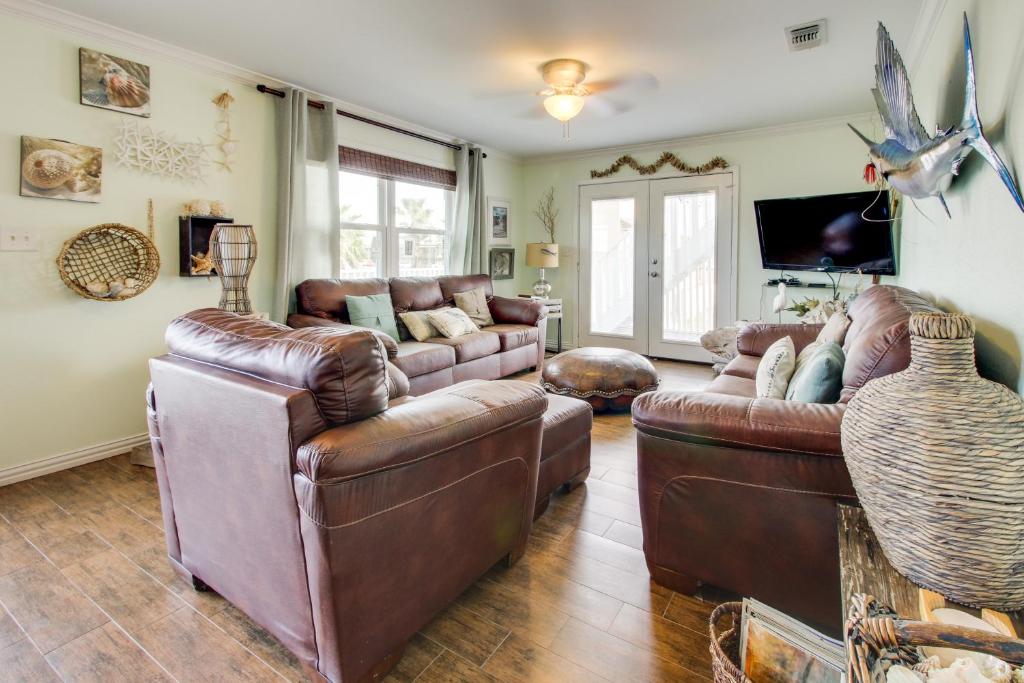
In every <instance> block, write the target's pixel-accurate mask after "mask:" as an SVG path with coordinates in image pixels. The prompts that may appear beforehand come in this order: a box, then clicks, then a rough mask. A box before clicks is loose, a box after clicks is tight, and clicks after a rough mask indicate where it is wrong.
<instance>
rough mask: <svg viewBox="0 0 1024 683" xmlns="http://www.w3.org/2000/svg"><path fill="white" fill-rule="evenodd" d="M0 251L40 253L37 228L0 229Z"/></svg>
mask: <svg viewBox="0 0 1024 683" xmlns="http://www.w3.org/2000/svg"><path fill="white" fill-rule="evenodd" d="M0 251H39V231H38V230H36V229H35V228H0Z"/></svg>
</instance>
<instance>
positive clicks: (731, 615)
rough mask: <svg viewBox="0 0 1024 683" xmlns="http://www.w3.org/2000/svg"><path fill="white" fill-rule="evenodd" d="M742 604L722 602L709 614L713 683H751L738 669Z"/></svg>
mask: <svg viewBox="0 0 1024 683" xmlns="http://www.w3.org/2000/svg"><path fill="white" fill-rule="evenodd" d="M742 614H743V603H742V602H724V603H722V604H721V605H719V606H718V607H716V608H715V611H714V612H712V613H711V619H710V622H711V623H710V635H711V671H712V674H713V676H714V680H715V683H751V681H750V679H749V678H747V676H746V675H744V673H743V672H742V671H740V668H739V661H740V620H741V616H742Z"/></svg>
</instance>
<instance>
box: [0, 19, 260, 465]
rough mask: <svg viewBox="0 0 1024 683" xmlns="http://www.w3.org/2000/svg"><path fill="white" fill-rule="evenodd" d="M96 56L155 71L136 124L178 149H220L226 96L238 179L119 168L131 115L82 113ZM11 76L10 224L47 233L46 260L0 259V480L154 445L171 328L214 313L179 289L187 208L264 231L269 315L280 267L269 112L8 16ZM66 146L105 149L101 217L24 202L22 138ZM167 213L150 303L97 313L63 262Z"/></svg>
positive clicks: (99, 306) (157, 63)
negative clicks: (150, 434) (77, 240)
mask: <svg viewBox="0 0 1024 683" xmlns="http://www.w3.org/2000/svg"><path fill="white" fill-rule="evenodd" d="M79 47H90V48H93V49H97V50H101V51H106V52H110V53H111V54H114V55H117V56H123V57H126V58H129V59H133V60H137V61H140V62H142V63H145V64H148V65H149V66H150V67H151V77H152V110H153V115H152V118H150V119H148V120H147V119H135V117H130V118H132V119H135V120H138V121H140V122H141V123H143V124H145V125H150V126H152V127H153V128H154V129H155V130H158V131H164V132H166V133H167V134H169V135H174V136H176V137H177V138H178V139H179V140H183V141H184V140H189V141H191V140H195V139H197V138H199V139H202V140H203V141H206V142H213V141H214V139H215V138H214V130H213V127H214V124H215V123H216V121H217V110H216V108H215V107H214V105H213V104H212V103H211V102H210V100H211V98H213V97H214V96H215V95H217V94H218V93H220V92H222V91H224V90H225V89H229V88H230V90H231V92H232V94H233V95H234V96H235V98H236V101H235V103H234V106H233V107H232V112H233V117H232V124H233V128H234V133H235V135H236V137H238V139H239V140H240V142H239V150H238V154H237V164H236V168H235V171H234V172H233V173H226V172H224V171H215V170H211V172H210V173H209V175H208V179H207V180H206V182H205V183H204V184H199V185H189V184H185V183H181V182H177V181H172V180H164V179H161V178H157V177H153V176H147V175H144V174H141V173H139V172H136V171H130V170H127V169H123V168H119V167H118V166H117V164H116V163H115V161H114V157H113V155H112V150H113V140H114V134H115V131H116V129H117V125H118V123H119V122H120V121H121V120H123V119H125V117H126V115H125V114H119V113H116V112H112V111H107V110H103V109H97V108H95V107H86V106H82V105H81V104H79V85H78V48H79ZM0 63H3V64H5V65H7V66H8V68H7V69H6V72H7V76H6V83H5V88H4V92H5V93H6V95H5V97H4V98H3V106H2V107H0V221H2V223H3V224H4V225H6V226H13V227H31V228H35V229H37V230H38V231H39V234H40V236H41V248H40V250H39V251H38V252H34V253H33V252H30V253H12V252H0V282H2V286H0V320H2V324H0V330H2V332H0V378H2V379H0V382H2V392H3V393H2V397H0V434H2V435H3V438H2V439H0V470H3V469H5V468H9V467H13V466H16V465H21V464H24V463H29V462H33V461H38V460H41V459H44V458H47V457H50V456H55V455H59V454H64V453H67V452H70V451H77V450H80V449H84V448H89V447H92V446H96V445H100V444H104V443H107V442H110V441H114V440H118V439H123V438H127V437H132V436H137V435H140V434H142V433H144V432H145V401H144V392H145V388H146V383H147V376H148V370H147V367H146V360H147V359H148V358H150V357H152V356H156V355H159V354H161V353H163V352H164V343H163V332H164V328H165V327H166V325H167V322H168V321H169V320H171V319H172V318H173V317H174V316H176V315H178V314H180V313H183V312H185V311H188V310H190V309H194V308H200V307H204V306H216V305H217V301H218V298H219V294H220V284H219V282H218V281H217V280H216V279H211V280H207V279H206V278H201V279H187V278H181V277H178V218H177V217H178V214H179V211H180V208H181V204H182V202H184V201H187V200H190V199H193V198H196V197H203V198H213V199H221V200H223V201H224V202H226V204H227V206H228V209H229V211H230V213H231V216H232V217H234V219H235V221H236V222H239V223H252V224H253V225H254V226H255V228H256V236H257V240H258V242H259V247H260V255H259V259H258V261H257V263H256V268H255V272H254V274H253V278H252V287H251V295H252V299H253V303H254V305H255V306H256V308H257V309H260V310H267V308H268V306H269V305H270V301H271V286H272V280H273V276H274V260H275V239H274V225H275V187H276V173H274V172H267V170H268V169H275V168H276V163H277V162H276V153H275V145H274V142H273V140H274V137H273V110H274V105H273V102H272V101H271V98H269V97H267V96H266V95H261V94H260V93H258V92H256V91H255V90H254V89H249V88H245V87H243V86H240V85H239V84H237V83H229V82H226V81H224V80H222V79H220V78H216V77H213V76H210V75H208V74H206V73H202V72H197V71H194V70H190V69H187V68H183V67H182V66H181V65H179V64H176V63H172V62H169V61H167V60H161V59H156V58H153V57H152V55H147V54H141V53H137V52H134V51H132V50H128V49H123V48H120V47H118V46H116V45H108V44H104V43H103V42H102V41H99V40H93V39H89V38H83V37H81V36H77V35H75V34H71V33H65V32H62V31H59V30H56V29H53V28H50V27H48V26H44V25H41V24H38V23H35V22H32V21H28V20H23V19H19V18H14V17H12V16H9V15H6V14H5V15H3V17H2V19H0ZM21 135H33V136H38V137H47V138H59V139H63V140H70V141H72V142H78V143H83V144H88V145H93V146H98V147H102V148H103V150H104V159H103V162H104V163H103V166H104V168H103V189H102V200H101V202H100V203H98V204H83V203H77V202H70V201H59V200H53V199H39V198H27V197H20V196H18V186H19V180H18V175H19V163H18V159H19V155H20V136H21ZM147 198H152V199H153V202H154V205H155V213H156V243H157V247H158V248H159V251H160V256H161V268H160V276H159V279H158V280H157V281H156V282H155V283H154V284H153V286H152V287H151V288H150V289H149V290H148V291H146V292H144V293H143V294H141V295H140V296H138V297H136V298H134V299H130V300H126V301H121V302H116V303H107V302H98V301H88V300H86V299H83V298H81V297H79V296H77V295H76V294H74V293H72V292H71V291H70V290H69V289H67V288H66V287H65V286H64V285H63V284H62V283H61V281H60V278H59V277H58V275H57V270H56V266H55V265H54V259H55V258H56V256H57V253H58V251H59V250H60V247H61V244H62V243H63V242H64V241H65V240H66V239H68V238H70V237H72V236H73V235H74V234H75V233H77V232H78V231H79V230H81V229H83V228H86V227H89V226H92V225H96V224H98V223H108V222H117V223H124V224H127V225H130V226H134V227H136V228H138V229H140V230H142V231H143V232H145V230H146V199H147Z"/></svg>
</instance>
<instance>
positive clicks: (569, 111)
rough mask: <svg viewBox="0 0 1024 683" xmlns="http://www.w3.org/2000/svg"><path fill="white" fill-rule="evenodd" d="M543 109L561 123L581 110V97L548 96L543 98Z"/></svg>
mask: <svg viewBox="0 0 1024 683" xmlns="http://www.w3.org/2000/svg"><path fill="white" fill-rule="evenodd" d="M544 109H545V111H547V113H549V114H551V116H553V117H554V118H556V119H558V120H559V121H561V122H562V123H565V122H566V121H568V120H569V119H571V118H573V117H574V116H576V115H577V114H579V113H580V111H582V109H583V97H581V96H580V95H568V94H559V95H550V96H548V97H545V98H544Z"/></svg>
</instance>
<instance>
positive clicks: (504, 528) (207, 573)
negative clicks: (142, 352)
mask: <svg viewBox="0 0 1024 683" xmlns="http://www.w3.org/2000/svg"><path fill="white" fill-rule="evenodd" d="M166 341H167V345H168V347H169V351H170V352H169V354H168V355H165V356H162V357H160V358H155V359H153V360H152V361H151V362H150V374H151V378H152V388H151V391H150V394H149V397H148V399H149V407H150V410H149V420H150V435H151V441H152V444H153V451H154V460H155V466H156V471H157V479H158V483H159V487H160V501H161V505H162V508H163V517H164V524H165V531H166V536H167V549H168V554H169V556H170V558H171V561H172V563H173V564H174V566H175V568H176V569H177V570H178V571H179V572H181V573H182V574H183V575H185V576H186V577H190V578H192V580H193V582H194V583H195V585H196V586H197V587H202V586H204V585H206V586H209V587H211V588H213V589H214V590H216V591H217V592H218V593H220V594H222V595H223V596H224V597H225V598H227V599H228V600H229V601H231V602H232V603H233V604H234V605H236V606H237V607H238V608H240V609H241V610H242V611H244V612H245V613H246V614H248V615H249V616H250V617H251V618H252V619H253V620H254V621H256V622H257V623H258V624H260V625H261V626H263V627H264V628H265V629H267V630H268V631H269V632H270V633H272V634H273V635H274V636H275V637H277V638H278V639H279V640H280V641H281V642H282V643H283V644H284V645H285V646H286V647H287V648H288V649H290V650H291V651H292V652H294V653H295V655H296V656H297V657H298V658H299V660H300V661H301V662H302V663H303V664H304V665H305V666H306V667H308V668H309V669H310V671H311V673H315V675H317V676H318V677H319V678H321V679H326V680H330V681H353V682H355V681H363V680H370V679H371V677H376V676H382V675H383V673H384V672H386V670H387V669H388V668H389V667H390V666H392V665H393V664H394V663H395V662H396V661H397V659H398V656H399V655H400V653H401V650H402V648H403V646H404V644H405V643H406V642H407V641H408V640H409V639H410V638H411V637H412V636H413V635H414V634H415V633H416V631H417V630H419V629H420V628H422V627H423V626H424V625H425V624H426V623H427V622H428V621H429V620H430V619H431V618H432V617H433V616H434V615H435V614H437V613H438V612H439V611H440V610H442V609H443V608H444V607H445V606H446V605H448V604H449V603H450V602H451V601H452V600H453V599H454V598H456V597H457V596H458V595H459V594H460V593H461V592H462V591H463V590H464V589H465V588H467V587H468V586H469V585H470V584H472V583H473V582H474V581H475V580H476V579H477V578H478V577H480V576H481V575H482V574H484V573H485V572H486V571H487V570H488V569H489V568H490V567H491V566H492V565H494V564H495V563H496V562H498V561H499V560H501V559H502V558H508V559H509V560H510V561H514V560H515V559H517V558H518V557H519V556H520V555H521V554H522V552H523V551H524V548H525V544H526V540H527V536H528V534H529V531H530V526H531V521H532V517H533V512H534V504H535V497H536V486H537V478H538V461H539V458H540V451H541V430H542V418H543V413H544V410H545V407H546V406H547V399H546V398H545V395H544V392H543V391H542V390H541V389H540V388H539V387H537V386H534V385H531V384H527V383H525V382H518V381H503V382H500V383H499V382H472V383H466V384H461V385H457V386H454V387H450V388H446V389H441V390H438V391H435V392H433V393H431V394H430V395H429V396H423V397H420V398H417V399H415V400H403V399H402V398H401V396H400V394H401V393H402V383H401V381H400V380H401V373H396V377H397V378H398V379H399V381H397V382H396V381H390V380H389V377H388V372H387V361H386V352H385V350H384V348H383V346H382V344H381V342H380V341H379V339H378V338H377V337H376V336H375V335H374V334H373V333H371V332H370V331H368V330H363V329H352V330H347V331H343V330H337V329H332V328H329V327H314V328H307V329H299V330H293V329H291V328H288V327H285V326H283V325H278V324H276V323H272V322H265V321H256V320H251V319H245V318H241V317H239V316H236V315H234V314H232V313H225V312H222V311H218V310H214V309H206V310H201V311H195V312H193V313H190V314H188V315H186V316H183V317H181V318H178V319H177V320H175V321H174V322H172V323H171V325H170V327H169V328H168V330H167V335H166ZM587 426H588V427H589V423H588V425H587Z"/></svg>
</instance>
